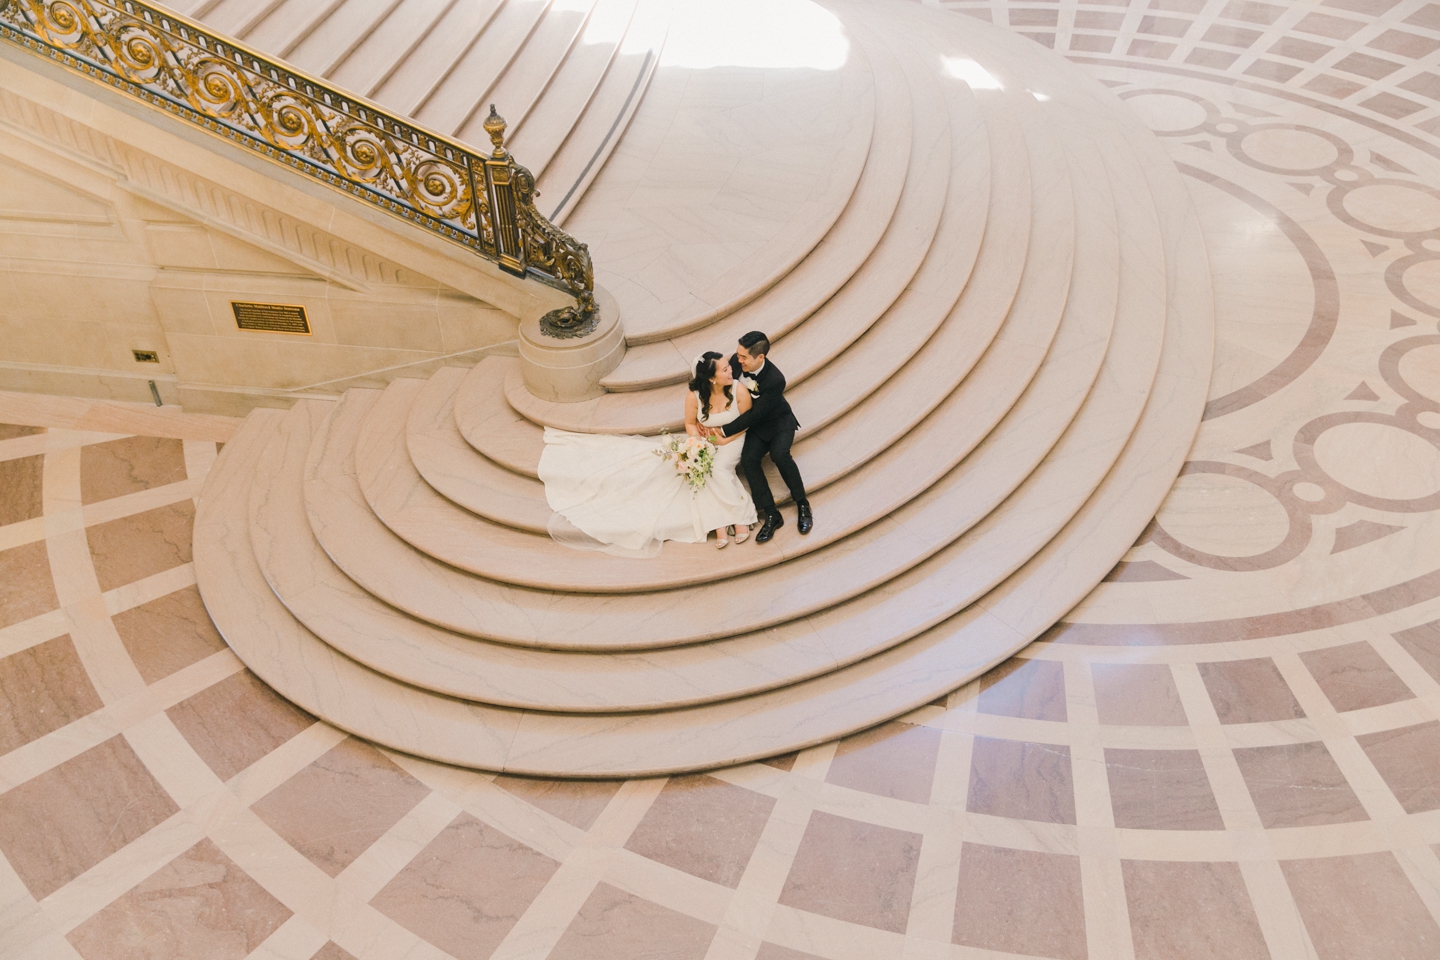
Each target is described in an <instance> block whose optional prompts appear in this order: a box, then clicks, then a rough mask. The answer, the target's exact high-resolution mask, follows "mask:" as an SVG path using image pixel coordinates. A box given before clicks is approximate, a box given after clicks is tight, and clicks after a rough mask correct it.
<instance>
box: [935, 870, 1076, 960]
mask: <svg viewBox="0 0 1440 960" xmlns="http://www.w3.org/2000/svg"><path fill="white" fill-rule="evenodd" d="M952 941H953V942H954V943H957V944H960V945H962V946H967V947H978V948H980V949H982V950H997V951H1002V952H1006V953H1021V954H1026V955H1027V956H1036V957H1053V958H1055V960H1085V957H1086V946H1085V904H1084V900H1083V897H1082V894H1081V888H1080V858H1079V857H1074V856H1070V855H1068V854H1059V853H1037V852H1035V851H1031V850H1013V849H1010V848H1007V847H990V846H985V845H983V844H979V843H966V844H965V845H964V846H963V847H962V848H961V851H960V887H959V890H958V892H957V895H956V898H955V925H954V932H953V936H952Z"/></svg>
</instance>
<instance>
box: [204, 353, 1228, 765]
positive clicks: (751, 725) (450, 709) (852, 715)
mask: <svg viewBox="0 0 1440 960" xmlns="http://www.w3.org/2000/svg"><path fill="white" fill-rule="evenodd" d="M1205 332H1206V333H1207V334H1210V333H1211V331H1209V330H1206V331H1205ZM1177 339H1178V338H1177ZM1165 370H1166V365H1165V364H1164V362H1163V361H1162V373H1164V372H1165ZM1183 382H1184V381H1182V383H1183ZM1189 392H1191V393H1196V394H1198V395H1199V397H1200V403H1202V404H1203V397H1204V389H1203V384H1202V385H1201V388H1200V389H1199V390H1195V389H1194V388H1193V386H1192V389H1191V390H1190V391H1189ZM1192 406H1193V407H1195V409H1196V410H1197V411H1198V405H1194V404H1192ZM1151 409H1152V408H1151V406H1150V405H1149V404H1147V407H1146V414H1145V415H1144V416H1142V429H1144V430H1146V435H1147V436H1149V435H1153V436H1156V437H1159V438H1162V439H1163V438H1167V437H1168V438H1170V439H1171V442H1170V443H1169V444H1165V443H1163V442H1162V443H1161V444H1159V445H1156V444H1144V443H1140V444H1133V443H1132V444H1131V445H1129V446H1127V448H1126V453H1127V455H1131V451H1132V450H1133V451H1135V453H1134V454H1133V455H1131V456H1130V460H1131V462H1130V463H1128V464H1127V466H1129V467H1131V468H1132V470H1131V471H1127V473H1128V472H1134V473H1136V474H1138V475H1140V476H1144V477H1147V478H1152V479H1153V478H1154V477H1155V476H1156V475H1157V471H1156V470H1155V469H1153V465H1152V463H1153V461H1155V460H1157V459H1160V458H1159V457H1157V456H1156V454H1157V452H1158V453H1159V454H1170V453H1172V448H1176V447H1177V446H1178V445H1177V444H1176V443H1174V441H1173V437H1174V435H1175V434H1176V432H1177V431H1175V430H1174V424H1173V423H1170V422H1166V421H1164V420H1163V418H1156V417H1154V416H1152V413H1151ZM1156 409H1159V407H1158V406H1157V407H1156ZM1195 415H1196V417H1197V418H1198V412H1196V414H1195ZM1155 420H1159V421H1160V422H1159V426H1158V429H1156V427H1155V424H1154V423H1153V422H1149V421H1155ZM1146 428H1149V429H1146ZM1180 432H1181V433H1184V432H1185V431H1180ZM249 439H250V436H249V434H248V432H247V433H246V435H245V436H243V437H237V440H239V441H242V445H243V442H244V441H248V440H249ZM242 445H237V444H236V443H235V442H234V441H232V444H231V445H227V448H226V453H238V452H240V451H241V449H242ZM232 448H233V449H232ZM1147 455H1148V457H1149V460H1150V461H1152V463H1145V462H1143V461H1145V459H1146V456H1147ZM222 456H224V454H222ZM1183 456H1184V448H1183V447H1181V448H1179V453H1178V457H1181V458H1183ZM1171 459H1174V457H1171ZM1178 464H1179V460H1175V466H1176V469H1178ZM234 473H235V474H236V475H237V477H232V480H233V479H240V480H248V477H249V476H250V473H249V472H244V471H234ZM1169 482H1170V480H1169V479H1165V480H1164V486H1165V487H1166V488H1168V484H1169ZM233 485H234V484H233V483H232V486H233ZM1125 486H1126V493H1127V495H1126V496H1125V497H1122V498H1121V499H1120V501H1119V502H1120V503H1121V505H1122V506H1123V505H1124V504H1125V503H1126V502H1128V501H1129V500H1130V496H1129V491H1130V490H1131V489H1133V487H1132V486H1131V485H1129V484H1126V485H1125ZM241 492H242V493H244V492H246V491H244V490H243V489H242V491H241ZM1161 497H1163V490H1161V491H1160V493H1159V494H1158V495H1156V496H1155V497H1154V500H1155V503H1156V504H1158V502H1159V499H1160V498H1161ZM215 499H216V498H215V497H213V496H212V497H211V498H209V500H208V502H206V501H204V500H202V506H201V511H200V516H199V517H198V518H197V523H196V532H197V542H196V567H197V579H198V580H199V581H200V583H201V592H202V595H203V596H205V597H206V603H207V606H208V607H209V608H210V609H211V613H212V616H213V617H214V618H215V620H216V623H217V626H219V627H220V629H221V632H222V634H224V635H225V636H226V637H227V639H229V638H230V637H231V636H232V635H234V636H235V637H236V640H234V641H231V642H232V646H234V647H235V649H236V652H237V653H238V654H240V656H241V659H242V660H244V661H245V662H246V663H247V665H249V666H250V667H251V669H252V670H254V671H255V672H256V674H257V675H259V676H260V677H261V679H262V680H264V681H265V682H267V683H269V684H270V685H271V686H273V687H275V688H276V689H277V690H279V691H280V692H281V693H282V694H284V695H285V696H287V697H288V698H290V699H292V700H293V701H294V702H296V703H297V704H299V705H300V706H301V707H303V708H304V709H307V710H309V711H311V712H312V713H315V714H316V715H318V716H321V717H324V718H325V719H327V720H328V721H329V722H332V723H334V724H336V725H337V726H339V727H341V728H342V729H345V730H347V731H349V732H352V733H356V734H358V735H360V736H362V737H366V738H368V739H371V740H374V741H376V742H379V743H382V744H384V745H386V746H390V747H392V748H395V749H398V750H401V751H403V752H408V753H412V754H415V755H419V756H427V757H430V758H432V759H436V760H440V761H442V762H447V763H452V764H458V765H461V766H469V767H476V768H480V769H489V770H504V771H508V772H514V773H528V774H533V775H539V776H562V777H615V776H644V775H658V774H665V773H675V772H682V771H690V770H697V769H707V768H711V767H715V766H722V765H726V764H730V763H738V762H742V761H744V760H750V759H759V758H761V757H765V756H770V755H774V754H778V753H784V752H788V751H789V750H793V749H798V748H800V747H803V746H809V745H811V744H814V743H820V742H824V741H826V740H829V739H833V738H835V737H838V736H843V735H845V734H847V733H851V732H854V731H855V730H859V729H864V728H866V727H868V726H872V725H874V724H876V723H880V722H884V721H885V720H888V719H891V718H893V717H895V716H899V715H901V714H903V713H906V712H908V711H909V710H911V709H914V708H916V707H918V706H921V705H923V704H925V703H929V702H931V701H933V700H934V699H935V697H937V696H939V695H941V694H943V693H944V692H946V691H948V690H950V689H954V688H955V687H957V686H959V685H961V684H963V683H965V682H967V681H968V680H970V679H973V678H974V677H976V676H978V675H980V673H982V672H983V671H984V670H986V669H988V668H989V667H990V666H993V665H994V664H995V663H998V662H999V661H1000V660H1002V659H1003V658H1004V657H1006V656H1009V655H1010V654H1011V653H1013V652H1014V651H1015V650H1018V649H1019V648H1020V647H1022V646H1024V645H1025V644H1026V643H1027V642H1028V641H1029V640H1030V639H1032V638H1033V637H1036V636H1039V635H1040V634H1041V633H1042V632H1043V631H1044V630H1045V629H1046V627H1047V626H1048V624H1049V623H1051V622H1054V621H1055V620H1058V619H1059V617H1060V616H1062V615H1063V613H1064V610H1065V609H1068V606H1065V604H1066V603H1067V602H1068V601H1069V594H1068V593H1067V594H1066V595H1063V596H1060V597H1059V599H1056V598H1054V597H1053V596H1045V595H1044V593H1043V591H1042V595H1041V596H1040V597H1039V598H1038V599H1036V598H1032V597H1031V596H1029V595H1028V594H1025V592H1024V591H1023V590H1022V589H1021V588H1023V586H1024V583H1025V582H1026V581H1030V582H1049V583H1053V582H1058V580H1060V579H1066V580H1068V581H1072V582H1074V581H1076V580H1077V579H1078V578H1079V577H1080V576H1082V574H1081V573H1080V572H1079V571H1078V570H1077V567H1078V566H1079V565H1077V564H1075V563H1074V558H1073V557H1068V556H1066V557H1063V558H1058V559H1057V557H1056V556H1055V552H1058V545H1057V544H1056V542H1055V541H1052V547H1051V548H1047V549H1053V551H1054V552H1052V554H1051V555H1050V556H1048V557H1045V558H1044V562H1043V563H1040V564H1036V565H1034V566H1027V567H1025V568H1022V571H1021V573H1023V574H1026V576H1025V577H1024V578H1023V579H1021V578H1020V574H1016V575H1014V576H1012V577H1011V578H1010V579H1009V580H1007V581H1006V584H1005V585H1002V587H1001V588H1000V590H999V591H996V592H997V594H998V600H999V601H1000V602H997V603H996V604H995V607H996V609H998V610H1000V611H1001V612H1009V611H1010V609H1011V608H1012V607H1016V608H1017V610H1016V612H1017V613H1018V616H1017V617H1016V623H1015V624H1014V625H1012V624H1011V623H1007V622H1006V621H1004V620H1002V619H1000V618H999V617H998V616H996V615H994V614H992V613H990V612H989V611H987V610H986V609H985V607H984V606H982V605H979V604H976V605H972V606H971V607H970V608H968V609H967V610H966V611H965V612H964V613H963V614H961V615H959V616H958V617H955V618H952V619H951V620H949V621H946V623H945V624H942V625H941V627H937V628H934V629H932V630H931V631H928V632H927V633H926V634H925V635H923V636H922V638H917V641H919V640H924V641H925V642H923V643H921V642H914V641H912V642H910V643H907V644H905V645H903V646H901V647H899V648H896V649H895V650H892V651H890V652H889V653H887V654H885V655H882V656H881V657H877V658H871V659H870V660H866V661H863V662H862V664H860V665H859V666H863V667H865V668H866V670H865V672H864V674H863V675H861V674H860V673H859V672H858V671H857V672H848V673H843V674H842V673H837V674H831V675H829V676H827V677H825V678H823V679H822V681H812V682H811V683H810V684H806V685H801V687H790V688H786V689H785V690H783V691H780V692H779V693H778V694H772V695H767V696H766V697H757V698H747V699H746V700H744V701H736V702H734V703H732V704H728V705H725V706H726V708H727V709H725V710H723V711H721V710H711V711H709V712H708V713H706V714H705V715H703V716H702V717H700V718H699V719H700V722H699V723H694V722H691V723H687V724H685V725H684V726H683V727H681V726H679V725H677V724H675V723H673V722H672V721H673V719H674V714H671V713H666V714H653V715H645V716H641V717H629V716H627V717H620V718H615V719H614V720H611V721H608V723H607V724H605V725H603V726H599V727H598V728H597V727H596V726H595V725H591V724H586V725H585V726H586V730H585V732H584V733H578V732H576V731H575V729H574V727H573V726H571V727H570V728H569V729H568V730H567V729H565V728H564V727H563V726H562V725H558V724H557V723H556V722H555V721H556V720H557V719H559V718H554V717H550V716H544V715H527V714H522V713H519V712H517V711H504V710H494V709H486V708H483V707H477V706H474V705H470V704H465V703H463V702H461V701H456V700H453V699H449V698H441V697H436V696H426V695H424V694H421V693H419V692H418V691H416V690H414V688H412V687H408V686H406V685H403V684H399V683H396V682H395V681H387V680H385V679H384V678H381V677H380V676H379V675H377V674H375V673H374V672H373V671H369V670H367V669H366V668H364V667H362V666H361V665H359V664H357V663H355V662H354V661H351V660H349V659H348V658H345V657H343V656H341V655H340V654H338V653H336V652H335V651H334V650H332V649H331V648H329V647H328V646H326V645H325V644H323V643H322V642H321V641H319V640H318V639H316V638H315V637H314V636H313V635H311V634H309V633H308V631H306V630H304V628H303V627H301V625H300V624H299V623H298V622H297V621H295V620H294V619H293V618H291V617H289V615H288V611H286V610H285V609H284V607H283V605H281V604H280V603H279V601H278V599H276V598H275V597H274V595H273V593H271V592H270V591H269V590H268V589H262V590H260V591H259V592H258V594H256V595H255V600H257V601H258V604H253V605H252V604H247V603H239V604H237V603H236V601H237V599H239V600H244V599H247V597H246V595H245V591H240V590H213V589H212V586H211V585H212V584H213V583H214V582H215V581H216V579H217V576H216V575H217V574H219V573H223V572H225V571H226V568H230V570H231V571H232V573H234V572H238V573H239V574H242V575H243V574H244V573H245V570H244V569H243V568H244V566H245V561H247V560H248V561H249V563H250V565H251V566H252V567H253V565H254V560H253V555H252V554H251V553H250V550H249V546H250V544H249V541H248V526H246V527H244V528H243V529H237V527H236V526H235V525H234V524H225V523H223V522H221V523H216V522H215V516H216V515H217V514H223V513H224V512H225V511H224V510H223V505H221V504H217V503H216V502H215ZM232 512H233V511H232ZM1141 512H1143V514H1144V515H1143V516H1141V517H1140V518H1139V519H1134V520H1133V522H1132V523H1131V524H1130V526H1135V529H1136V530H1138V529H1139V528H1141V527H1143V525H1144V524H1145V523H1148V521H1149V515H1150V513H1149V512H1145V511H1141ZM1091 515H1092V516H1093V515H1094V514H1093V513H1092V514H1091ZM222 519H223V517H222ZM1104 519H1105V521H1106V523H1105V529H1110V530H1115V529H1117V528H1119V527H1121V526H1123V525H1124V524H1122V523H1121V522H1119V521H1118V520H1117V519H1116V518H1115V517H1114V516H1113V515H1111V516H1110V517H1107V518H1104ZM1066 532H1067V533H1068V532H1069V528H1067V531H1066ZM1068 539H1069V540H1072V541H1073V540H1077V539H1080V538H1078V537H1075V536H1072V537H1069V538H1068ZM1112 539H1113V538H1112ZM1132 540H1133V535H1132V536H1130V538H1129V539H1124V540H1122V541H1120V546H1119V547H1118V550H1119V552H1118V553H1116V554H1115V556H1114V557H1113V558H1112V557H1109V556H1104V555H1102V556H1100V557H1099V558H1098V561H1099V562H1095V563H1092V564H1090V566H1093V567H1094V568H1095V571H1098V572H1094V579H1095V580H1096V581H1098V579H1099V578H1100V577H1103V575H1104V573H1105V571H1108V569H1109V568H1110V567H1111V566H1113V563H1114V560H1115V559H1118V557H1119V556H1123V552H1124V550H1125V549H1128V546H1129V543H1130V542H1131V541H1132ZM1087 549H1089V548H1088V546H1087ZM1047 574H1050V576H1047ZM254 575H255V578H259V579H261V580H262V585H263V578H260V577H259V571H258V568H255V570H254ZM229 579H231V580H238V579H241V577H239V576H232V577H230V578H229ZM1087 579H1088V577H1087ZM1085 589H1088V587H1087V588H1085ZM1070 592H1073V591H1070ZM212 593H215V594H216V595H215V596H214V598H213V600H212V597H211V594H212ZM1016 596H1020V598H1021V600H1020V602H1019V603H1016V602H1014V601H1013V600H1012V598H1014V597H1016ZM267 599H268V600H269V601H273V602H272V603H268V604H267V603H266V601H267ZM255 606H259V607H261V608H265V607H268V608H269V609H268V610H267V609H262V610H261V613H262V614H266V616H263V617H262V618H261V619H260V623H259V626H260V627H262V628H263V629H259V630H246V631H240V630H238V629H237V626H238V623H237V622H243V621H244V620H245V619H246V617H245V614H246V613H247V612H253V609H254V607H255ZM237 607H238V609H237ZM247 607H248V608H250V609H249V610H247V609H246V608H247ZM277 608H278V609H277ZM942 628H948V629H945V630H942ZM242 634H243V635H242ZM853 680H859V681H861V683H860V684H856V683H853V682H845V681H853ZM802 688H803V689H802ZM781 695H783V696H781ZM767 708H768V709H767ZM842 718H843V719H842ZM687 719H689V718H687ZM657 721H658V726H657ZM687 731H690V732H689V735H687ZM707 731H709V732H710V733H711V734H712V735H710V736H706V733H707ZM567 734H568V735H567ZM701 737H704V738H705V739H707V740H709V741H710V742H709V743H705V744H703V746H702V745H701V744H700V743H699V738H701ZM602 742H603V743H604V744H605V748H604V749H603V750H602V749H599V748H600V745H601V744H602Z"/></svg>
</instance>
